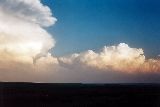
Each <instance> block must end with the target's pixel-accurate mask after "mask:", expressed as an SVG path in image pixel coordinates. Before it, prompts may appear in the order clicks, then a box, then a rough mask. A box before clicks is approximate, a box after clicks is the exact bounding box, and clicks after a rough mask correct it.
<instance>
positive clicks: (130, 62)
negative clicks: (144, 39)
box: [59, 43, 160, 73]
mask: <svg viewBox="0 0 160 107" xmlns="http://www.w3.org/2000/svg"><path fill="white" fill-rule="evenodd" d="M59 62H60V64H61V65H63V66H80V65H82V66H88V67H93V68H98V69H99V70H103V71H120V72H126V73H135V72H158V71H160V63H159V60H155V59H149V60H147V59H145V56H144V53H143V50H142V49H137V48H131V47H129V46H128V45H127V44H125V43H120V44H119V45H118V46H108V47H107V46H105V47H104V48H103V49H102V51H101V52H99V53H96V52H94V51H92V50H88V51H86V52H83V53H80V54H73V55H71V56H70V57H62V58H59Z"/></svg>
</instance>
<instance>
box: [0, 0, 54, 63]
mask: <svg viewBox="0 0 160 107" xmlns="http://www.w3.org/2000/svg"><path fill="white" fill-rule="evenodd" d="M55 21H56V18H54V17H53V16H52V13H51V11H50V9H49V7H47V6H44V5H43V4H42V3H41V2H40V0H0V55H1V56H3V57H1V59H3V58H5V59H8V58H9V60H11V59H13V60H23V61H31V60H32V58H33V59H34V61H35V60H36V59H38V58H40V57H41V56H45V55H46V54H47V53H48V50H49V49H51V48H52V47H54V45H55V40H54V39H53V37H52V36H51V35H50V34H49V33H48V32H47V31H46V30H45V29H44V28H43V26H44V27H47V26H50V25H53V24H54V23H55ZM10 56H11V57H10Z"/></svg>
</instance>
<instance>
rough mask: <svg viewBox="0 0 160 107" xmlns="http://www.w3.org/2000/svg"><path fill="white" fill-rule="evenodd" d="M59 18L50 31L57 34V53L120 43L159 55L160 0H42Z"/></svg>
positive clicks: (80, 50) (67, 52)
mask: <svg viewBox="0 0 160 107" xmlns="http://www.w3.org/2000/svg"><path fill="white" fill-rule="evenodd" d="M42 2H43V3H44V4H46V5H48V6H49V7H50V8H51V10H52V11H53V14H54V16H55V17H56V18H57V19H58V21H57V22H56V24H55V25H54V26H52V27H50V28H47V30H48V31H49V32H50V33H51V34H52V35H53V36H54V38H55V40H56V42H57V43H56V46H55V47H54V49H53V54H54V55H56V56H62V55H68V54H71V53H75V52H82V51H85V50H88V49H92V50H98V49H100V48H102V47H103V46H104V45H115V44H119V43H121V42H125V43H127V44H128V45H129V46H131V47H135V48H143V50H144V52H145V56H147V57H155V56H157V55H159V54H160V48H159V42H160V35H159V34H160V1H159V0H42Z"/></svg>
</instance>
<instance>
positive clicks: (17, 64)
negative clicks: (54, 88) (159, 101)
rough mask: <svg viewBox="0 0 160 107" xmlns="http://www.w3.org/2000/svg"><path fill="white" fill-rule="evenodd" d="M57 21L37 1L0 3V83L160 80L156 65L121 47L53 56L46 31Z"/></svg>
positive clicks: (159, 68)
mask: <svg viewBox="0 0 160 107" xmlns="http://www.w3.org/2000/svg"><path fill="white" fill-rule="evenodd" d="M56 20H57V19H56V18H55V17H53V16H52V12H51V10H50V9H49V7H47V6H45V5H43V4H42V3H41V1H40V0H0V80H1V81H31V82H121V81H124V82H128V81H132V82H133V81H134V80H137V81H138V80H141V79H143V78H145V79H144V80H146V81H147V80H148V74H149V75H150V74H152V77H155V76H157V73H158V75H160V74H159V73H160V60H159V59H146V58H145V55H144V52H143V49H140V48H132V47H130V46H128V45H127V44H125V43H120V44H119V45H115V46H104V47H103V49H101V51H99V52H95V51H93V50H88V51H85V52H81V53H75V54H72V55H69V56H62V57H54V56H52V55H51V53H49V52H48V51H49V50H50V49H51V48H53V47H54V45H55V40H54V38H53V36H51V34H49V33H48V32H47V31H46V30H45V27H49V26H51V25H53V24H54V23H55V22H56ZM153 75H154V76H153ZM137 78H140V79H137ZM154 80H155V78H153V81H154ZM149 81H150V80H149ZM157 81H160V79H158V80H157Z"/></svg>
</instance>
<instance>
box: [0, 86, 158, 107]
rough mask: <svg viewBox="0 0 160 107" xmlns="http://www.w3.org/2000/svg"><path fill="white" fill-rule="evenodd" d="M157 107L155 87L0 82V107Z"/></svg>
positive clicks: (156, 90) (156, 87)
mask: <svg viewBox="0 0 160 107" xmlns="http://www.w3.org/2000/svg"><path fill="white" fill-rule="evenodd" d="M121 106H122V107H124V106H125V107H160V85H158V84H42V83H41V84H40V83H37V84H36V83H0V107H121Z"/></svg>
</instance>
